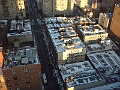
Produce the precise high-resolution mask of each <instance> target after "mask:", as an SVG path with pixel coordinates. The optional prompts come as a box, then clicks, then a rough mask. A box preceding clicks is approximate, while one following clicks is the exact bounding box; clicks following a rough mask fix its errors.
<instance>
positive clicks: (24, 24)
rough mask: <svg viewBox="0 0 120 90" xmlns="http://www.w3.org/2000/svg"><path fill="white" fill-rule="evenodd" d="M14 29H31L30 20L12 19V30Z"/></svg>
mask: <svg viewBox="0 0 120 90" xmlns="http://www.w3.org/2000/svg"><path fill="white" fill-rule="evenodd" d="M12 30H24V31H28V30H31V25H30V20H21V21H16V20H12V21H11V27H10V31H12Z"/></svg>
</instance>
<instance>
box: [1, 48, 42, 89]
mask: <svg viewBox="0 0 120 90" xmlns="http://www.w3.org/2000/svg"><path fill="white" fill-rule="evenodd" d="M0 49H1V51H0V82H1V83H0V90H41V86H42V85H41V84H42V82H41V76H40V74H41V65H40V64H39V62H38V60H37V58H36V55H35V54H36V49H35V48H26V49H24V50H18V51H12V52H7V53H4V55H3V54H2V48H0ZM15 53H16V54H15ZM23 53H24V54H25V53H26V54H25V56H26V57H25V56H24V55H23ZM18 54H20V55H18ZM3 56H4V57H3Z"/></svg>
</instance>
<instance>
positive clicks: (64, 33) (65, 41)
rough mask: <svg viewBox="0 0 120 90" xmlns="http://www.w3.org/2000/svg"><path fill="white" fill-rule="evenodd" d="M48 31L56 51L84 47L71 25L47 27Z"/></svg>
mask: <svg viewBox="0 0 120 90" xmlns="http://www.w3.org/2000/svg"><path fill="white" fill-rule="evenodd" d="M48 31H49V34H50V37H51V39H52V42H53V44H54V46H55V47H56V50H57V52H61V51H65V50H68V49H77V48H84V47H85V45H84V44H83V42H82V41H81V39H80V38H79V37H78V34H77V33H76V32H75V30H74V29H73V28H72V27H66V28H59V29H48ZM61 49H62V50H61Z"/></svg>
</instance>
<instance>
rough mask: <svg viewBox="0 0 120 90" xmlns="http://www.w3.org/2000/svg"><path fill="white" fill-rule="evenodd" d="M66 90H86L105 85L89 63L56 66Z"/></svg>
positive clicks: (103, 80)
mask: <svg viewBox="0 0 120 90" xmlns="http://www.w3.org/2000/svg"><path fill="white" fill-rule="evenodd" d="M58 67H59V69H60V73H61V75H62V78H63V80H64V82H65V83H66V88H67V90H86V89H88V88H89V89H90V88H92V87H96V86H100V85H104V84H105V79H103V77H102V76H101V75H99V74H98V72H97V71H96V70H95V69H94V68H93V67H92V65H91V64H90V62H89V61H87V60H86V61H83V62H77V63H71V64H64V65H58Z"/></svg>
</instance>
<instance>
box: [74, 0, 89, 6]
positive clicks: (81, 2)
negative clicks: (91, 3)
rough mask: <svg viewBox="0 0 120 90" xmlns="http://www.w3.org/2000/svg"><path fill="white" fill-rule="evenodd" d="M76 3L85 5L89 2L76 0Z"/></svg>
mask: <svg viewBox="0 0 120 90" xmlns="http://www.w3.org/2000/svg"><path fill="white" fill-rule="evenodd" d="M76 4H77V5H78V6H80V7H85V6H86V5H87V4H88V0H76Z"/></svg>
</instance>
